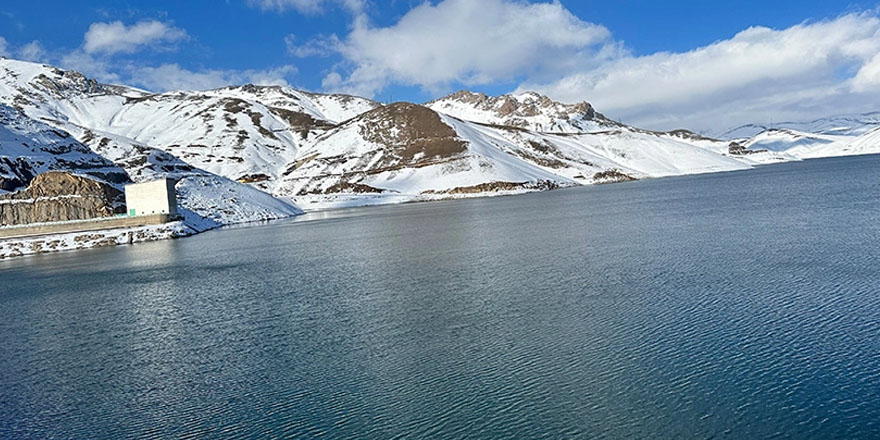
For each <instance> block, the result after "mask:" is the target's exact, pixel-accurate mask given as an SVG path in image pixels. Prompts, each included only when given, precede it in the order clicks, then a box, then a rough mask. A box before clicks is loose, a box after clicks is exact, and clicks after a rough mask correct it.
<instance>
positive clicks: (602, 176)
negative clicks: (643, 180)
mask: <svg viewBox="0 0 880 440" xmlns="http://www.w3.org/2000/svg"><path fill="white" fill-rule="evenodd" d="M634 180H638V179H636V178H635V177H633V176H630V175H629V174H626V173H623V172H621V171H620V170H605V171H600V172H598V173H596V174H594V175H593V183H596V184H600V183H618V182H632V181H634Z"/></svg>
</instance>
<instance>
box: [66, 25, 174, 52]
mask: <svg viewBox="0 0 880 440" xmlns="http://www.w3.org/2000/svg"><path fill="white" fill-rule="evenodd" d="M186 38H187V34H186V31H184V30H183V29H179V28H176V27H174V26H171V25H170V24H168V23H163V22H161V21H156V20H149V21H141V22H138V23H135V24H133V25H131V26H126V25H125V24H123V23H122V22H121V21H114V22H112V23H100V22H99V23H92V25H91V26H89V30H88V31H87V32H86V33H85V36H84V37H83V50H85V51H86V52H87V53H90V54H95V53H101V54H106V55H112V54H116V53H134V52H136V51H138V50H140V49H142V48H144V47H161V45H163V44H169V43H174V42H176V41H180V40H183V39H186Z"/></svg>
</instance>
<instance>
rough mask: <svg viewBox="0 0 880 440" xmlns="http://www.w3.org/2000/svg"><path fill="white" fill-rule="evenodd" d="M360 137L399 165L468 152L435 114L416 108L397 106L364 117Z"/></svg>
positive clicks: (380, 109)
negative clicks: (384, 152)
mask: <svg viewBox="0 0 880 440" xmlns="http://www.w3.org/2000/svg"><path fill="white" fill-rule="evenodd" d="M357 121H359V122H362V124H361V126H360V134H361V136H363V138H364V139H365V140H367V141H370V142H374V143H377V144H380V145H385V146H387V147H388V152H389V153H391V154H393V155H394V156H396V157H398V158H399V159H401V160H402V161H405V162H409V161H412V160H413V159H415V158H416V155H420V156H419V159H427V158H436V157H452V156H455V155H458V154H461V153H464V152H465V151H467V142H465V141H463V140H461V139H459V138H458V136H457V134H456V133H455V130H454V129H453V128H452V127H450V126H448V125H446V124H444V123H443V121H442V120H441V119H440V115H438V114H437V113H436V112H435V111H433V110H431V109H429V108H427V107H423V106H420V105H416V104H410V103H407V102H398V103H394V104H389V105H386V106H383V107H379V108H376V109H373V110H370V111H369V112H367V113H364V114H363V115H362V116H361V117H359V118H357Z"/></svg>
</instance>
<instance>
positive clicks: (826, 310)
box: [0, 156, 880, 439]
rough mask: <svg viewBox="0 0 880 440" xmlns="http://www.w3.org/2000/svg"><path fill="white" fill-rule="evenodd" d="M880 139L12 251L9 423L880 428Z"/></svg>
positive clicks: (444, 429)
mask: <svg viewBox="0 0 880 440" xmlns="http://www.w3.org/2000/svg"><path fill="white" fill-rule="evenodd" d="M878 254H880V156H864V157H856V158H841V159H824V160H813V161H807V162H803V163H790V164H782V165H774V166H770V167H762V168H759V169H756V170H750V171H745V172H734V173H724V174H713V175H703V176H693V177H682V178H669V179H658V180H651V181H641V182H633V183H625V184H615V185H606V186H597V187H585V188H574V189H567V190H558V191H551V192H548V193H541V194H530V195H524V196H515V197H502V198H494V199H474V200H464V201H449V202H436V203H422V204H408V205H400V206H392V207H376V208H362V209H354V210H345V211H338V212H332V213H324V214H313V215H308V216H305V217H301V218H299V219H297V221H289V222H282V223H275V224H270V225H264V226H257V227H250V228H233V229H227V230H219V231H214V232H209V233H205V234H202V235H199V236H196V237H192V238H187V239H183V240H174V241H164V242H156V243H147V244H141V245H135V246H122V247H116V248H107V249H95V250H87V251H78V252H72V253H62V254H54V255H45V256H36V257H29V258H21V259H15V260H9V261H4V262H0V438H4V439H7V438H34V439H45V438H90V439H91V438H111V439H117V438H283V437H303V438H310V437H317V436H323V437H325V438H444V439H451V438H609V439H610V438H732V439H733V438H735V439H740V438H744V439H754V438H791V439H829V438H849V439H859V438H862V439H877V438H880V265H878V263H880V258H878Z"/></svg>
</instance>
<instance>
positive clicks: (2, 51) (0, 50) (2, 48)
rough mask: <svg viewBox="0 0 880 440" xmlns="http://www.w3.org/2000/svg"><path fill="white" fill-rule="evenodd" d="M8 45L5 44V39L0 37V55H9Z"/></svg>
mask: <svg viewBox="0 0 880 440" xmlns="http://www.w3.org/2000/svg"><path fill="white" fill-rule="evenodd" d="M7 47H8V45H7V44H6V39H5V38H3V37H0V57H7V56H9V52H8V51H7Z"/></svg>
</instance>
